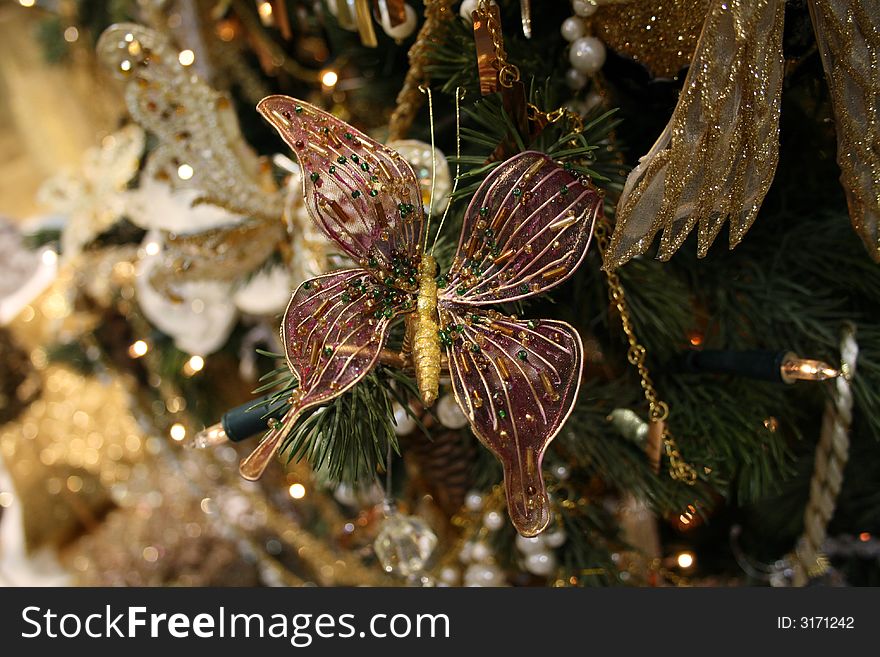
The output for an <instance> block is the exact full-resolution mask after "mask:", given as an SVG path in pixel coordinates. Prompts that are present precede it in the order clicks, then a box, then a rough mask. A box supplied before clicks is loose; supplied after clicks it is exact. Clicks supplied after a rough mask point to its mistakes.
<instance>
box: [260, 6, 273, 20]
mask: <svg viewBox="0 0 880 657" xmlns="http://www.w3.org/2000/svg"><path fill="white" fill-rule="evenodd" d="M257 13H258V14H260V18H261V19H263V20H264V21H266V20H269V19H270V18H272V3H271V2H261V3H260V4H259V5H257Z"/></svg>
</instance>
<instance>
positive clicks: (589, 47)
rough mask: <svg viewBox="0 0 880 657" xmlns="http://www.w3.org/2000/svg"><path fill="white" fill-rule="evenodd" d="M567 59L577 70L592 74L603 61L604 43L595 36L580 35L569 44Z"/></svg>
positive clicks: (600, 66)
mask: <svg viewBox="0 0 880 657" xmlns="http://www.w3.org/2000/svg"><path fill="white" fill-rule="evenodd" d="M568 59H569V61H570V62H571V65H572V66H574V67H575V68H576V69H577V70H579V71H581V72H582V73H586V74H587V75H593V74H594V73H597V72H598V71H599V69H600V68H602V65H603V64H604V63H605V45H604V44H603V43H602V42H601V41H599V39H597V38H596V37H591V36H586V37H581V38H580V39H578V40H577V41H575V42H574V43H572V44H571V51H570V52H569V53H568Z"/></svg>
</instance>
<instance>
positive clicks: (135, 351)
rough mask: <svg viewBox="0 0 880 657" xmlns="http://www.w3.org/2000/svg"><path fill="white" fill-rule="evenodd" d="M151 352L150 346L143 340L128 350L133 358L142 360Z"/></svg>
mask: <svg viewBox="0 0 880 657" xmlns="http://www.w3.org/2000/svg"><path fill="white" fill-rule="evenodd" d="M149 350H150V345H148V344H147V343H146V342H144V341H143V340H138V341H137V342H135V343H134V344H132V345H131V346H130V347H129V348H128V355H129V356H131V357H132V358H140V357H141V356H145V355H146V353H147V352H148V351H149Z"/></svg>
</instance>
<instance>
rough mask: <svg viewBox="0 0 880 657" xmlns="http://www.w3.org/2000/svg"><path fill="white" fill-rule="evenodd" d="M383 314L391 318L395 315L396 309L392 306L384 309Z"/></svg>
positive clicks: (386, 317)
mask: <svg viewBox="0 0 880 657" xmlns="http://www.w3.org/2000/svg"><path fill="white" fill-rule="evenodd" d="M382 314H383V315H384V316H385V319H391V317H392V316H393V315H394V310H392V309H391V308H386V309H385V310H384V311H382Z"/></svg>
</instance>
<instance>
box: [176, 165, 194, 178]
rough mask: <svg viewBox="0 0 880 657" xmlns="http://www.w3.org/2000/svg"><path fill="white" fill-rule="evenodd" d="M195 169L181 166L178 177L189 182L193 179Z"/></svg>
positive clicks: (178, 169) (178, 168)
mask: <svg viewBox="0 0 880 657" xmlns="http://www.w3.org/2000/svg"><path fill="white" fill-rule="evenodd" d="M193 173H195V172H194V171H193V168H192V167H191V166H190V165H188V164H181V165H180V166H179V167H177V177H178V178H180V179H181V180H189V179H190V178H192V177H193Z"/></svg>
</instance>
